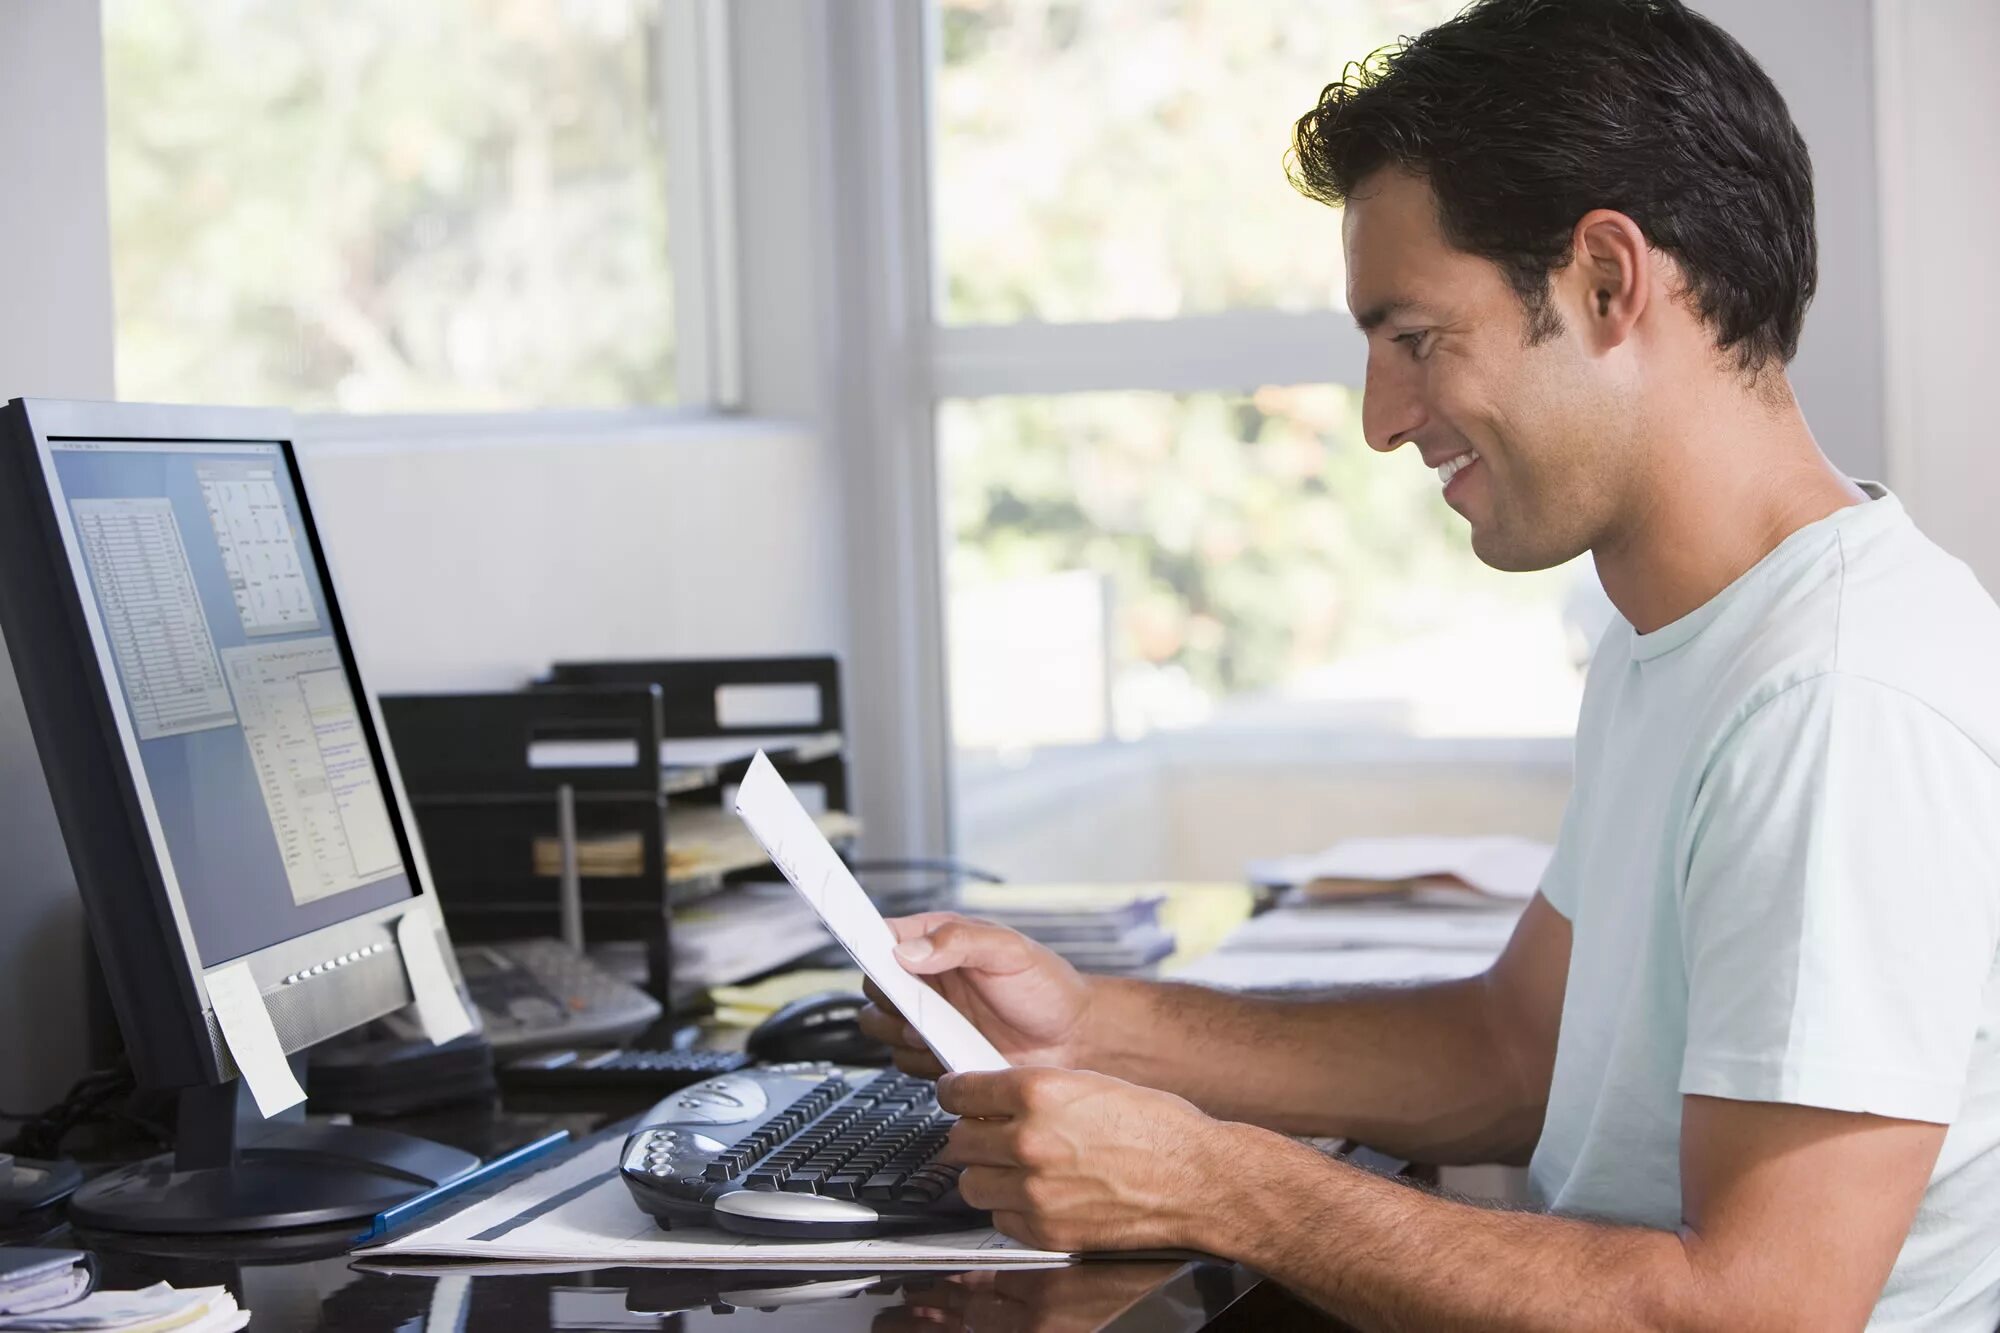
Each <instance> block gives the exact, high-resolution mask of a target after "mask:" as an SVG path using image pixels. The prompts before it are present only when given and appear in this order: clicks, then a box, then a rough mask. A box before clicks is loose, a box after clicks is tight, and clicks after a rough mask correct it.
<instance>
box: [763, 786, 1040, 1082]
mask: <svg viewBox="0 0 2000 1333" xmlns="http://www.w3.org/2000/svg"><path fill="white" fill-rule="evenodd" d="M736 813H737V815H738V817H740V818H741V819H742V820H743V822H744V824H746V825H747V826H748V827H749V829H750V834H751V836H752V837H754V838H756V839H757V843H758V845H759V846H761V847H762V848H763V849H764V854H765V855H766V856H768V857H770V858H771V864H773V865H775V866H777V867H778V870H779V871H780V872H781V873H782V874H783V875H784V877H785V878H786V879H787V880H789V881H791V885H792V887H793V888H795V889H797V890H798V891H799V892H800V893H802V894H804V895H805V900H806V901H807V902H809V903H811V904H812V906H813V910H814V911H815V912H818V913H819V918H820V920H822V921H824V922H825V923H826V927H827V929H828V930H831V931H832V932H833V935H834V938H835V939H837V940H839V941H840V942H841V944H842V945H843V946H844V947H845V948H846V950H847V952H848V953H849V954H850V955H852V956H853V958H854V961H855V962H856V963H859V964H860V965H861V970H862V971H863V972H866V973H867V974H868V979H869V980H870V981H873V982H874V983H875V984H876V985H877V986H878V987H880V988H881V990H882V993H883V994H884V995H886V996H888V997H889V1001H890V1003H892V1004H894V1005H895V1006H896V1008H898V1009H900V1010H902V1012H903V1017H904V1018H906V1019H908V1020H909V1023H910V1026H911V1027H914V1028H915V1029H916V1030H917V1031H918V1032H919V1033H920V1034H922V1036H923V1039H924V1041H925V1042H926V1043H927V1044H928V1045H929V1046H930V1048H931V1050H932V1051H934V1052H936V1054H937V1058H938V1059H939V1060H941V1061H942V1062H943V1063H944V1067H945V1068H947V1069H949V1070H951V1071H952V1072H953V1073H955V1074H964V1073H969V1072H972V1071H974V1070H986V1069H1005V1068H1007V1058H1006V1057H1005V1056H1003V1055H1001V1054H1000V1052H999V1051H997V1050H995V1049H993V1043H992V1042H990V1041H988V1040H986V1038H985V1037H984V1036H982V1035H981V1034H980V1031H979V1029H978V1028H976V1027H974V1026H972V1023H971V1021H970V1020H968V1019H967V1018H966V1017H965V1015H964V1014H961V1013H959V1012H958V1010H956V1009H954V1008H952V1007H951V1004H950V1002H949V1001H947V1000H946V999H945V998H944V997H943V996H942V995H939V994H938V993H937V992H936V991H934V990H932V989H931V988H930V987H929V986H928V985H927V984H925V983H924V982H922V981H920V980H918V979H917V978H916V977H913V976H911V975H910V974H909V973H908V972H905V971H904V970H903V965H902V964H901V963H899V962H897V961H896V935H895V932H894V931H892V930H890V929H889V923H888V922H886V921H884V920H883V919H882V914H881V913H880V912H878V911H876V910H875V904H874V903H873V902H871V901H870V900H869V897H868V894H867V892H866V891H864V890H863V889H862V887H861V885H860V884H859V883H858V882H856V880H855V878H854V876H853V874H852V873H850V872H849V871H848V869H847V864H846V862H844V861H842V860H841V859H840V854H839V853H837V852H835V851H834V850H833V844H832V843H830V842H828V841H827V840H826V838H825V837H824V836H823V835H821V833H820V831H819V828H818V826H817V825H815V824H814V823H813V819H812V816H811V815H809V814H807V813H806V808H805V807H804V806H802V805H800V804H799V799H798V797H796V796H794V795H793V794H792V789H791V788H790V787H788V786H786V785H785V780H784V779H783V778H781V777H779V776H778V770H777V769H776V768H775V767H774V766H773V765H772V763H771V761H770V760H769V759H768V758H766V757H765V755H764V752H763V751H762V750H759V751H758V752H757V757H756V758H755V759H753V760H751V761H750V771H749V772H748V773H746V774H744V776H743V782H742V785H741V786H739V787H738V788H737V789H736Z"/></svg>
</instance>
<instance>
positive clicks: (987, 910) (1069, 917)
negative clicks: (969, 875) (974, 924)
mask: <svg viewBox="0 0 2000 1333" xmlns="http://www.w3.org/2000/svg"><path fill="white" fill-rule="evenodd" d="M1074 887H1075V886H1072V888H1074ZM1166 900H1167V899H1166V895H1165V894H1164V893H1160V892H1157V891H1155V892H1150V893H1123V894H1119V895H1117V896H1115V897H1111V898H1106V897H1104V896H1103V895H1098V894H1086V893H1077V892H1073V891H1072V890H1071V889H1065V888H1061V887H1053V886H1052V887H1048V888H1022V887H1016V886H1013V885H1007V884H982V885H978V886H976V887H969V888H967V889H966V890H965V891H964V893H963V894H962V895H961V905H962V906H963V907H964V908H965V910H966V911H967V912H969V913H971V914H973V915H975V916H980V917H984V918H985V919H987V920H988V921H995V922H998V923H999V924H1001V925H1003V926H1011V927H1012V928H1013V929H1015V930H1018V931H1020V932H1021V933H1022V934H1023V935H1026V936H1027V937H1028V938H1029V939H1031V940H1036V941H1038V942H1040V943H1042V944H1046V945H1047V946H1048V947H1049V948H1051V949H1053V950H1055V951H1056V952H1057V953H1059V954H1061V955H1062V956H1063V957H1064V958H1067V959H1068V960H1069V961H1070V962H1072V963H1074V964H1075V965H1076V966H1077V967H1079V968H1081V969H1083V970H1084V971H1086V972H1142V971H1146V970H1148V969H1150V968H1151V967H1152V966H1153V965H1154V964H1156V963H1158V962H1159V961H1160V960H1161V959H1162V958H1165V957H1166V956H1167V955H1168V954H1170V953H1172V952H1173V951H1174V937H1173V935H1172V934H1171V933H1169V932H1168V931H1167V929H1166V928H1165V927H1164V926H1163V925H1162V924H1161V922H1160V909H1161V908H1162V907H1163V906H1164V905H1165V903H1166Z"/></svg>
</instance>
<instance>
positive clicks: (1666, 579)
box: [1593, 387, 1867, 634]
mask: <svg viewBox="0 0 2000 1333" xmlns="http://www.w3.org/2000/svg"><path fill="white" fill-rule="evenodd" d="M1638 453H1639V455H1640V456H1641V457H1643V458H1645V459H1646V460H1647V473H1646V475H1644V476H1642V477H1640V478H1638V479H1636V480H1637V481H1638V485H1637V486H1636V487H1635V490H1636V491H1637V492H1638V496H1639V498H1638V500H1637V502H1636V503H1635V505H1634V506H1633V509H1634V512H1633V513H1632V515H1631V516H1630V517H1629V518H1628V519H1627V520H1626V521H1625V522H1623V523H1622V524H1620V525H1619V527H1618V528H1617V529H1615V530H1614V532H1613V533H1612V534H1611V535H1610V536H1609V537H1607V538H1606V539H1605V540H1604V541H1601V542H1599V543H1598V544H1597V545H1596V546H1595V547H1594V548H1593V554H1594V556H1595V558H1596V561H1597V576H1598V578H1599V579H1600V580H1601V581H1602V582H1603V584H1604V591H1605V593H1606V594H1607V595H1608V596H1609V597H1610V598H1611V603H1612V605H1614V606H1616V607H1617V608H1618V611H1619V613H1620V614H1621V615H1623V616H1624V617H1625V619H1626V620H1628V621H1630V622H1631V623H1632V627H1633V628H1634V629H1635V630H1637V631H1638V632H1639V633H1641V634H1650V633H1651V632H1653V631H1654V630H1656V629H1659V628H1660V627H1662V626H1664V625H1670V624H1672V623H1673V622H1674V621H1676V620H1679V619H1680V618H1681V617H1682V616H1684V615H1686V614H1688V612H1690V611H1693V610H1695V609H1696V608H1697V607H1699V606H1701V605H1702V604H1703V603H1705V602H1707V601H1708V600H1709V599H1710V598H1712V597H1714V596H1715V595H1716V594H1717V593H1720V592H1721V591H1722V590H1723V589H1724V588H1727V587H1728V586H1729V585H1730V584H1731V583H1733V582H1735V581H1736V580H1737V579H1738V578H1740V577H1741V576H1742V575H1743V574H1744V573H1745V572H1746V571H1748V570H1749V569H1750V567H1751V566H1753V565H1755V564H1756V563H1757V562H1758V561H1759V560H1762V559H1763V558H1764V557H1765V556H1767V555H1769V554H1770V553H1771V552H1772V551H1773V550H1774V549H1776V548H1777V546H1778V543H1780V542H1782V541H1784V539H1785V538H1787V537H1789V536H1790V535H1791V534H1792V533H1794V532H1797V531H1798V530H1799V529H1800V528H1802V527H1804V526H1806V525H1807V524H1808V523H1812V522H1815V521H1816V520H1818V519H1822V518H1825V517H1826V516H1827V515H1828V514H1831V513H1833V512H1834V511H1835V510H1838V509H1844V508H1846V507H1847V506H1849V505H1853V504H1859V503H1861V502H1862V501H1863V500H1865V499H1867V496H1866V495H1865V494H1863V492H1862V491H1861V489H1860V488H1859V487H1858V486H1856V485H1854V483H1853V482H1851V481H1849V480H1847V478H1846V477H1844V476H1843V475H1841V473H1840V472H1839V471H1837V470H1836V469H1835V468H1834V467H1833V465H1832V464H1831V463H1829V462H1827V460H1826V456H1825V455H1824V454H1822V453H1821V452H1820V451H1819V445H1818V444H1817V443H1816V442H1815V441H1814V439H1813V436H1812V431H1811V430H1810V429H1809V428H1808V427H1807V426H1806V422H1805V418H1804V417H1803V416H1802V415H1801V414H1800V412H1799V408H1798V404H1797V402H1796V401H1795V400H1793V398H1792V396H1791V392H1790V389H1789V387H1787V388H1786V389H1785V392H1784V400H1783V402H1782V404H1781V405H1774V404H1773V403H1771V402H1770V401H1769V400H1767V399H1764V398H1761V397H1759V396H1757V395H1756V394H1752V393H1741V394H1739V393H1733V392H1725V393H1721V394H1718V395H1716V396H1715V398H1713V399H1712V400H1710V401H1708V402H1706V403H1700V402H1697V403H1691V404H1690V403H1684V404H1679V405H1677V408H1676V411H1675V413H1674V417H1673V424H1672V425H1671V426H1670V427H1669V428H1668V430H1667V432H1666V433H1665V434H1664V435H1663V437H1662V438H1658V439H1655V440H1652V441H1649V442H1647V444H1646V445H1645V447H1643V448H1642V449H1640V450H1639V451H1638Z"/></svg>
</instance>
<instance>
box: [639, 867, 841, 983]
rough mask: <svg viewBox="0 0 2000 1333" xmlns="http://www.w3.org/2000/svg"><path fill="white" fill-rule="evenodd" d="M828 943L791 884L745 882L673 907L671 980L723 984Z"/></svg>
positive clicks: (823, 931) (780, 964) (767, 969)
mask: <svg viewBox="0 0 2000 1333" xmlns="http://www.w3.org/2000/svg"><path fill="white" fill-rule="evenodd" d="M831 943H833V937H832V936H831V935H829V934H827V931H826V927H824V926H822V925H821V924H820V921H819V916H818V915H817V914H816V913H815V912H814V911H813V910H812V907H811V906H810V905H809V904H807V903H806V902H804V901H802V900H801V899H800V898H799V895H798V894H796V893H794V892H793V891H792V889H791V887H790V886H789V885H785V884H745V885H742V886H741V887H739V888H736V889H732V890H731V891H729V892H728V893H724V894H717V895H715V896H714V897H710V898H704V899H702V900H701V901H700V902H697V903H693V904H691V905H689V906H687V907H678V908H675V909H674V980H675V981H676V982H682V981H685V982H688V983H691V984H695V985H701V986H726V985H729V984H731V983H733V982H737V981H741V980H742V979H743V978H745V977H753V976H756V975H757V974H758V973H760V972H769V971H770V970H771V969H772V968H774V967H779V966H782V965H783V964H785V963H789V962H791V961H792V960H793V959H795V958H800V957H803V956H804V955H806V954H809V953H812V952H813V951H814V950H816V949H822V948H825V947H826V946H827V945H829V944H831Z"/></svg>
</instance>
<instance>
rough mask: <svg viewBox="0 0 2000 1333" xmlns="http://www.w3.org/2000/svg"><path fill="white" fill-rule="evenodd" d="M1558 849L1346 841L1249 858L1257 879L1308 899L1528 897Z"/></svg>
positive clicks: (1499, 842)
mask: <svg viewBox="0 0 2000 1333" xmlns="http://www.w3.org/2000/svg"><path fill="white" fill-rule="evenodd" d="M1553 852H1554V849H1553V848H1551V847H1550V846H1549V845H1548V844H1547V843H1545V842H1535V841H1534V840H1532V839H1529V838H1508V837H1489V838H1349V839H1348V840H1347V841H1345V842H1337V843H1335V844H1334V845H1333V846H1331V847H1329V848H1327V849H1326V850H1325V851H1323V852H1312V853H1309V854H1307V855H1304V856H1279V857H1272V858H1270V859H1268V860H1263V861H1252V862H1251V863H1250V865H1249V866H1248V867H1247V874H1248V876H1249V879H1250V882H1251V883H1253V884H1269V885H1276V886H1279V887H1284V888H1297V889H1300V890H1302V891H1303V893H1304V894H1305V895H1306V896H1307V897H1311V898H1353V897H1367V896H1373V895H1377V894H1384V893H1411V894H1414V895H1416V896H1418V897H1420V898H1422V897H1438V896H1443V897H1445V898H1453V897H1456V898H1460V899H1468V898H1469V899H1471V900H1473V901H1477V900H1479V899H1480V898H1500V899H1506V900H1509V901H1514V902H1526V901H1527V900H1528V899H1530V898H1532V897H1534V896H1535V890H1536V889H1538V888H1539V887H1541V882H1542V874H1543V872H1545V871H1546V870H1547V869H1548V868H1549V857H1550V856H1551V855H1552V854H1553Z"/></svg>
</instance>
